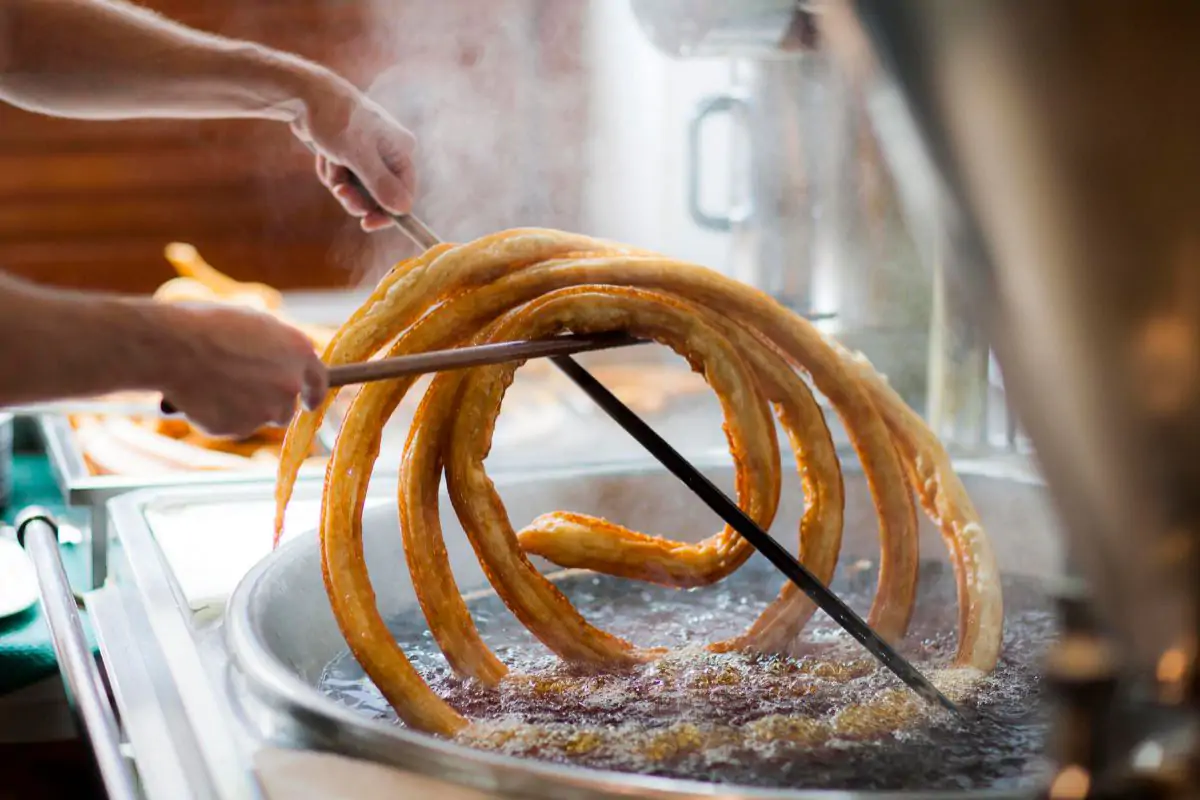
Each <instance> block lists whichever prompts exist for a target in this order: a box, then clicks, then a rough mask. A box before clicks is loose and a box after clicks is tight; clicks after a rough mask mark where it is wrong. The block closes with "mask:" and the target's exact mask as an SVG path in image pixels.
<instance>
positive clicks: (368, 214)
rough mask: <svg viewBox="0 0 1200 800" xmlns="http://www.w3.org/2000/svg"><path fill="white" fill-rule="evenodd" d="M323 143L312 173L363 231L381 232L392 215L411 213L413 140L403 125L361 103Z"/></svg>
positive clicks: (414, 144) (415, 186)
mask: <svg viewBox="0 0 1200 800" xmlns="http://www.w3.org/2000/svg"><path fill="white" fill-rule="evenodd" d="M328 146H330V147H331V149H329V150H326V151H324V152H325V153H326V154H325V155H319V156H318V157H317V159H316V172H317V176H318V178H319V179H320V181H321V182H322V183H323V184H325V186H326V187H328V189H329V191H330V192H331V193H332V194H333V196H334V198H336V199H337V201H338V203H339V204H341V206H342V208H344V209H345V210H346V213H348V214H350V215H351V216H353V217H356V218H358V220H359V224H360V226H361V227H362V229H363V230H364V231H368V232H370V231H377V230H381V229H383V228H385V227H387V226H389V225H390V224H392V219H391V217H392V216H395V215H402V214H408V213H410V212H411V211H412V207H413V201H414V198H415V195H416V188H417V177H416V169H415V167H414V164H413V152H414V150H415V148H416V139H415V138H414V137H413V135H412V133H410V132H409V131H408V130H407V129H405V128H404V127H403V126H401V125H400V124H399V123H397V122H395V120H393V119H391V117H389V116H387V115H386V114H384V113H382V112H380V111H378V110H376V109H372V108H368V107H364V108H361V109H359V111H358V112H357V113H356V114H355V115H354V117H353V118H352V121H351V126H350V128H349V129H347V130H345V131H343V132H342V135H341V136H339V137H338V140H337V141H334V142H329V143H328ZM355 177H357V179H358V181H357V182H356V181H355ZM364 190H365V191H364Z"/></svg>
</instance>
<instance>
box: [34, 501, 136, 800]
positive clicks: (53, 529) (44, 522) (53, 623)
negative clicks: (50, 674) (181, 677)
mask: <svg viewBox="0 0 1200 800" xmlns="http://www.w3.org/2000/svg"><path fill="white" fill-rule="evenodd" d="M16 529H17V541H18V542H20V543H21V544H22V545H23V546H24V548H25V551H26V552H27V553H28V554H29V558H30V560H31V561H32V562H33V568H34V571H35V572H36V573H37V582H38V592H39V594H40V595H41V598H42V611H43V613H44V614H45V616H46V625H47V627H48V628H49V629H50V641H51V643H52V644H53V645H54V654H55V655H56V656H57V658H58V668H59V672H60V673H61V674H62V679H63V688H64V689H65V690H66V693H67V702H68V704H69V705H70V707H71V712H72V714H73V715H74V716H75V720H76V723H77V724H78V725H79V728H80V733H81V734H82V736H83V738H84V739H85V741H87V742H88V743H89V745H90V746H91V748H92V752H93V753H95V755H96V765H97V767H98V768H99V772H100V779H101V780H102V781H103V783H104V789H105V792H106V793H107V794H108V797H109V798H111V800H136V798H137V797H138V795H137V793H136V792H135V790H134V788H133V787H134V780H133V776H132V774H131V772H130V770H129V765H128V763H127V762H126V760H125V756H124V755H122V753H121V740H120V738H119V736H118V734H117V718H116V712H115V711H114V710H113V707H112V704H111V703H110V702H109V701H108V692H107V690H106V689H105V688H104V682H103V680H102V679H101V676H100V670H99V667H97V665H96V661H95V659H94V658H93V657H92V649H91V648H90V647H88V643H87V637H86V636H85V635H84V633H83V622H82V621H81V620H80V618H79V610H78V609H77V608H76V605H75V595H74V593H73V592H72V591H71V584H70V581H68V580H67V573H66V571H65V570H64V569H63V565H62V557H61V555H60V554H59V550H58V525H57V523H56V522H55V521H54V518H53V517H52V516H50V514H49V513H47V512H46V511H44V510H42V509H40V508H35V507H31V508H27V509H25V510H24V511H22V512H21V513H20V515H18V516H17V520H16Z"/></svg>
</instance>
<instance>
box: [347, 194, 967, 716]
mask: <svg viewBox="0 0 1200 800" xmlns="http://www.w3.org/2000/svg"><path fill="white" fill-rule="evenodd" d="M351 179H352V180H353V182H354V183H355V188H357V189H358V190H359V191H360V192H362V193H363V194H364V196H367V197H369V196H370V194H369V193H368V192H367V190H366V188H365V187H363V185H362V183H361V182H360V181H358V180H357V178H355V177H354V176H351ZM392 219H393V221H394V222H395V223H396V227H398V228H400V230H402V231H404V233H405V234H407V235H408V237H409V238H410V239H412V240H413V242H415V243H416V244H417V245H418V246H420V247H423V248H425V249H429V248H430V247H433V246H435V245H437V244H439V243H440V242H441V240H440V239H439V238H438V237H437V236H436V235H435V234H434V233H433V231H431V230H430V229H429V227H428V226H427V225H425V224H424V223H423V222H421V221H420V220H419V219H417V218H416V217H414V216H412V215H411V214H403V215H395V216H393V217H392ZM635 341H636V340H635ZM463 349H472V348H463ZM450 352H453V351H450ZM551 360H552V361H553V362H554V364H555V366H557V367H558V368H559V369H560V370H561V371H562V372H563V373H564V374H565V375H566V376H567V377H568V378H570V379H571V380H572V381H573V382H574V383H575V385H576V386H578V387H579V388H580V389H582V390H583V391H584V392H585V393H587V395H588V396H589V397H590V398H591V399H592V400H593V401H594V402H595V403H596V404H597V405H598V406H600V408H601V409H602V410H603V411H604V412H605V413H606V414H608V415H609V417H611V418H612V419H613V421H614V422H616V423H617V424H618V425H620V426H621V427H622V428H624V429H625V431H626V432H627V433H628V434H629V435H631V436H632V437H633V438H634V439H636V440H637V442H638V444H640V445H642V447H644V448H646V450H647V451H649V453H650V454H651V455H652V456H654V457H655V458H656V459H657V460H658V462H659V463H660V464H662V465H663V466H664V467H666V468H667V469H668V470H670V471H671V473H672V474H674V475H675V477H677V478H679V479H680V480H681V481H683V483H684V484H685V485H686V486H687V487H688V488H689V489H691V490H692V491H693V492H694V493H695V494H696V496H697V497H699V498H700V499H701V500H702V501H703V502H704V504H705V505H707V506H708V507H709V508H711V509H712V510H713V511H715V512H716V513H717V515H718V516H720V517H721V519H722V520H724V521H725V522H726V523H727V524H728V525H730V526H731V527H732V528H733V529H734V530H736V531H737V532H738V533H739V534H741V535H742V536H743V537H745V538H746V540H747V541H749V542H750V544H752V545H753V546H754V548H755V549H756V550H758V552H760V553H762V554H763V555H764V556H766V557H767V559H768V560H769V561H770V562H771V563H772V564H774V565H775V567H776V568H778V569H779V571H780V572H782V573H783V574H784V575H785V576H787V578H788V579H789V580H790V581H792V583H794V584H796V586H798V587H799V588H800V590H801V591H802V592H804V593H805V594H806V595H808V597H809V598H810V599H811V600H812V601H813V602H814V603H816V604H817V607H818V608H820V609H821V610H822V611H824V612H825V613H826V614H828V615H829V617H830V618H831V619H832V620H833V621H834V622H836V623H837V624H838V625H839V626H841V628H842V630H844V631H846V632H847V633H848V634H850V635H851V636H852V637H854V639H855V640H857V641H858V642H859V643H860V644H862V646H863V647H865V648H866V649H867V651H868V652H870V653H871V655H873V656H875V658H876V659H878V660H879V662H880V663H881V664H883V666H885V667H887V669H888V670H890V671H891V672H892V673H893V674H894V675H895V676H896V677H898V678H899V679H900V680H902V681H903V682H904V683H905V685H907V686H908V687H909V688H910V689H912V690H913V691H914V692H916V693H917V694H918V695H919V696H920V697H921V698H922V699H924V700H926V701H927V702H930V703H933V704H935V705H940V706H941V707H943V708H945V709H947V710H948V711H950V712H951V713H953V714H954V715H955V716H957V717H959V718H962V717H963V715H962V713H961V712H960V711H959V709H958V707H957V706H956V705H954V703H952V702H951V701H950V699H949V698H947V697H946V696H945V695H943V694H942V693H941V692H939V691H938V689H937V687H935V686H934V685H933V684H932V683H930V681H929V679H928V678H926V677H925V676H924V675H922V674H921V672H920V671H919V670H918V669H917V668H916V667H914V666H913V665H912V663H911V662H909V661H908V660H907V659H906V658H904V656H902V655H900V654H899V653H898V652H896V650H895V649H894V648H893V647H892V646H891V645H889V644H888V643H887V642H886V641H884V639H883V638H882V637H880V636H879V634H877V633H875V631H873V630H871V627H870V626H869V625H867V623H866V621H865V620H863V618H862V617H860V616H859V615H858V614H857V613H856V612H855V611H854V609H852V608H850V606H848V605H846V604H845V603H844V602H843V601H842V600H841V598H839V597H838V596H837V595H835V594H834V593H833V592H832V591H831V590H830V589H829V587H827V586H825V585H824V584H822V583H821V582H820V581H819V580H817V578H816V577H815V576H814V575H813V574H812V573H811V572H809V571H808V569H806V568H805V566H804V565H803V564H801V563H800V562H799V560H797V559H796V557H795V556H793V555H792V554H791V553H789V552H788V551H787V550H786V549H785V548H784V547H783V546H781V545H780V544H779V543H778V542H776V541H775V540H774V539H772V538H771V536H770V534H768V533H767V532H766V531H764V530H763V529H762V528H760V527H759V526H758V524H757V523H755V522H754V520H752V519H750V517H748V516H746V514H745V513H744V512H743V511H742V510H741V509H740V508H739V507H738V505H737V503H735V502H734V501H733V500H732V499H731V498H730V497H729V496H728V495H726V494H725V493H724V492H722V491H721V490H720V489H718V488H717V487H716V485H714V484H713V483H712V481H710V480H708V478H706V477H704V475H703V474H702V473H701V472H700V470H698V469H696V467H695V466H693V465H692V464H691V463H690V462H689V461H688V460H687V459H685V458H684V457H683V456H682V455H680V453H679V452H678V451H677V450H675V448H673V447H672V446H671V445H670V444H668V443H667V441H666V440H665V439H663V438H662V437H661V436H659V435H658V434H657V433H655V432H654V429H653V428H651V427H650V426H649V425H648V424H646V422H645V421H644V420H642V419H641V418H640V417H639V416H638V415H637V414H635V413H634V412H633V410H632V409H630V408H629V407H628V406H627V405H625V404H624V403H623V402H621V400H620V399H619V398H617V396H616V395H614V394H613V393H612V392H610V391H609V390H608V389H607V388H606V387H605V386H604V385H603V384H602V383H600V381H598V380H596V378H595V377H594V376H592V374H591V373H589V372H588V371H587V370H586V369H584V368H583V367H582V366H581V365H580V364H579V363H578V362H577V361H575V359H573V358H571V356H570V355H567V354H562V355H554V356H551Z"/></svg>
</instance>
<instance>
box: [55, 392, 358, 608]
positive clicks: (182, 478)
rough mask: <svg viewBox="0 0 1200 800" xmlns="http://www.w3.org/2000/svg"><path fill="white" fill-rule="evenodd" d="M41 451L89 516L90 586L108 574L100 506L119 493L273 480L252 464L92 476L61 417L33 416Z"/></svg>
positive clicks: (267, 470)
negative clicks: (239, 467)
mask: <svg viewBox="0 0 1200 800" xmlns="http://www.w3.org/2000/svg"><path fill="white" fill-rule="evenodd" d="M335 416H336V415H332V414H331V419H328V420H327V421H326V424H325V425H324V426H323V427H322V429H321V432H320V443H321V444H322V446H324V447H326V448H329V447H330V446H331V445H332V443H333V438H334V435H335V431H336V426H337V420H336V419H335V418H333V417H335ZM37 424H38V428H39V430H40V431H41V435H42V441H43V442H44V444H45V446H46V455H47V457H48V458H49V460H50V467H51V471H52V472H53V474H54V480H55V482H56V483H57V484H58V489H59V492H60V493H61V494H62V497H63V500H65V501H66V502H67V504H68V505H70V506H73V507H79V508H85V509H87V510H88V512H89V513H90V515H91V524H90V526H89V530H88V544H89V547H90V549H91V559H90V561H91V563H90V568H91V576H92V586H93V587H98V586H102V585H103V584H104V580H105V577H106V576H107V574H108V512H107V510H106V508H105V504H106V503H107V502H108V501H109V500H111V499H112V498H114V497H117V496H118V495H122V494H125V493H126V492H132V491H136V490H138V489H146V488H153V487H166V486H212V487H224V486H237V485H241V484H247V483H260V484H271V483H273V482H274V481H275V469H274V467H272V466H270V465H268V466H265V467H264V466H262V465H257V464H255V465H254V466H252V467H251V468H250V469H246V470H239V471H236V472H233V471H225V472H222V471H216V470H204V471H199V470H198V471H194V472H182V471H180V472H166V471H164V472H160V473H157V474H154V475H144V474H143V475H93V474H92V472H91V470H90V469H88V466H87V462H86V461H84V457H83V451H82V449H81V448H80V446H79V442H78V439H77V438H76V437H75V432H74V430H73V429H72V427H71V423H70V421H69V420H68V419H67V418H66V417H63V416H41V417H38V419H37ZM324 474H325V472H324V469H323V468H321V467H305V468H303V469H301V471H300V477H301V478H320V477H322V476H324Z"/></svg>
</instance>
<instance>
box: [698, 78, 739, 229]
mask: <svg viewBox="0 0 1200 800" xmlns="http://www.w3.org/2000/svg"><path fill="white" fill-rule="evenodd" d="M749 108H750V104H749V103H748V102H747V101H746V100H745V99H744V98H742V97H740V96H738V95H736V94H715V95H710V96H708V97H706V98H704V99H703V100H701V101H700V103H699V104H697V106H696V110H695V111H694V112H692V118H691V120H689V121H688V137H687V163H686V165H685V166H686V167H687V182H688V185H687V204H688V214H690V215H691V217H692V219H693V220H695V222H696V224H697V225H699V226H700V227H701V228H707V229H708V230H712V231H721V232H723V233H724V232H728V231H730V230H732V229H733V226H734V225H736V224H738V223H741V222H744V221H745V220H746V219H747V218H748V217H749V216H750V214H751V208H750V207H749V205H748V204H746V205H742V206H741V207H738V208H731V209H730V210H729V211H727V212H726V213H725V215H724V216H718V215H716V214H710V213H708V212H707V211H705V210H704V209H703V208H702V207H701V205H700V184H701V173H700V137H701V134H702V133H703V131H704V122H705V120H707V119H708V118H709V117H711V116H712V115H713V114H737V115H741V116H742V117H743V118H745V115H746V113H747V111H748V110H749Z"/></svg>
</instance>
